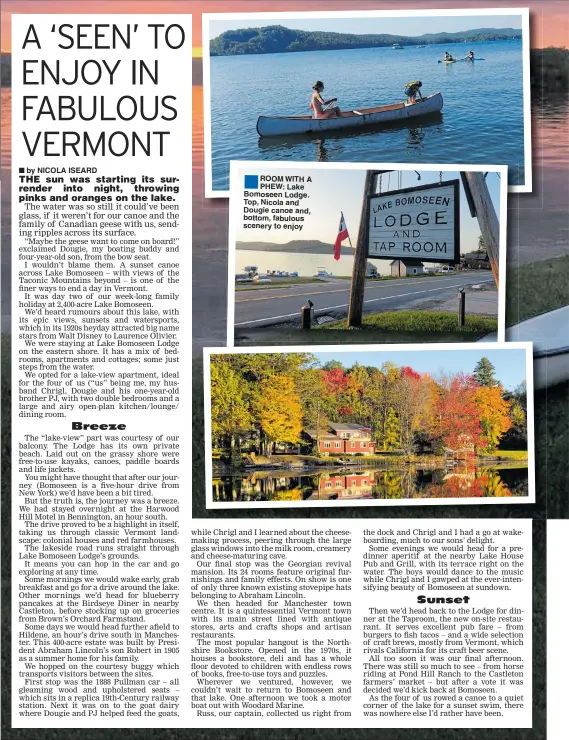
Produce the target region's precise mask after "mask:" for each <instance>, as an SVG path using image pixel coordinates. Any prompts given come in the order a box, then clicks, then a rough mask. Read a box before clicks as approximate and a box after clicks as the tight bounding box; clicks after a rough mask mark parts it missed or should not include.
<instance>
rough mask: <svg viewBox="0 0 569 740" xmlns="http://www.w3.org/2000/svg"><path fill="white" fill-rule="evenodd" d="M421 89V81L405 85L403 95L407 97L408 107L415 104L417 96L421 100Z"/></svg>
mask: <svg viewBox="0 0 569 740" xmlns="http://www.w3.org/2000/svg"><path fill="white" fill-rule="evenodd" d="M421 87H423V83H422V82H421V80H415V81H414V82H408V83H407V84H406V85H405V95H407V103H408V104H409V105H412V104H413V103H416V102H417V95H418V96H419V97H420V98H421V100H423V96H422V95H421V89H420V88H421Z"/></svg>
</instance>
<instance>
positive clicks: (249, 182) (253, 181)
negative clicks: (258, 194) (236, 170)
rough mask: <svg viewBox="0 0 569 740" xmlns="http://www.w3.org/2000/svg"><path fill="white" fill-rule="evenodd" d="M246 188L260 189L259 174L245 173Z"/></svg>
mask: <svg viewBox="0 0 569 740" xmlns="http://www.w3.org/2000/svg"><path fill="white" fill-rule="evenodd" d="M245 188H246V189H247V190H258V189H259V175H245Z"/></svg>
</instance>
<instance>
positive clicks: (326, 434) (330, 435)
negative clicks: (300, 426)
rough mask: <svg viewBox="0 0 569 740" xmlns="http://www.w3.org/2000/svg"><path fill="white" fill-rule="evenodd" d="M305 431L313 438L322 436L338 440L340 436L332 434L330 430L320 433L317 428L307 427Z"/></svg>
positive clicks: (322, 437) (321, 437)
mask: <svg viewBox="0 0 569 740" xmlns="http://www.w3.org/2000/svg"><path fill="white" fill-rule="evenodd" d="M304 433H305V434H307V435H308V436H309V437H312V439H317V438H318V437H320V439H334V440H337V439H338V437H337V436H336V435H335V434H330V432H326V433H324V432H320V435H319V434H318V432H317V431H316V429H305V430H304Z"/></svg>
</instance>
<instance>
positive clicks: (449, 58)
mask: <svg viewBox="0 0 569 740" xmlns="http://www.w3.org/2000/svg"><path fill="white" fill-rule="evenodd" d="M444 61H445V62H456V59H455V58H454V57H453V56H452V54H449V53H448V51H445V58H444Z"/></svg>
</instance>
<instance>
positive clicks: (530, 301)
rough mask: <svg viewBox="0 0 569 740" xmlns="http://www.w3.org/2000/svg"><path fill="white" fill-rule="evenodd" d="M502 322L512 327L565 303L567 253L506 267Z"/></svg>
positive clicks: (568, 289)
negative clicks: (504, 321) (504, 315)
mask: <svg viewBox="0 0 569 740" xmlns="http://www.w3.org/2000/svg"><path fill="white" fill-rule="evenodd" d="M506 285H507V290H506V325H507V326H514V324H518V323H519V322H520V321H525V319H531V318H532V317H533V316H539V315H540V314H542V313H546V312H547V311H554V310H555V309H556V308H561V307H562V306H567V305H569V255H567V256H565V257H555V258H553V259H550V260H542V261H540V262H532V263H530V264H529V265H521V266H520V267H515V266H509V267H508V274H507V283H506Z"/></svg>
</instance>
